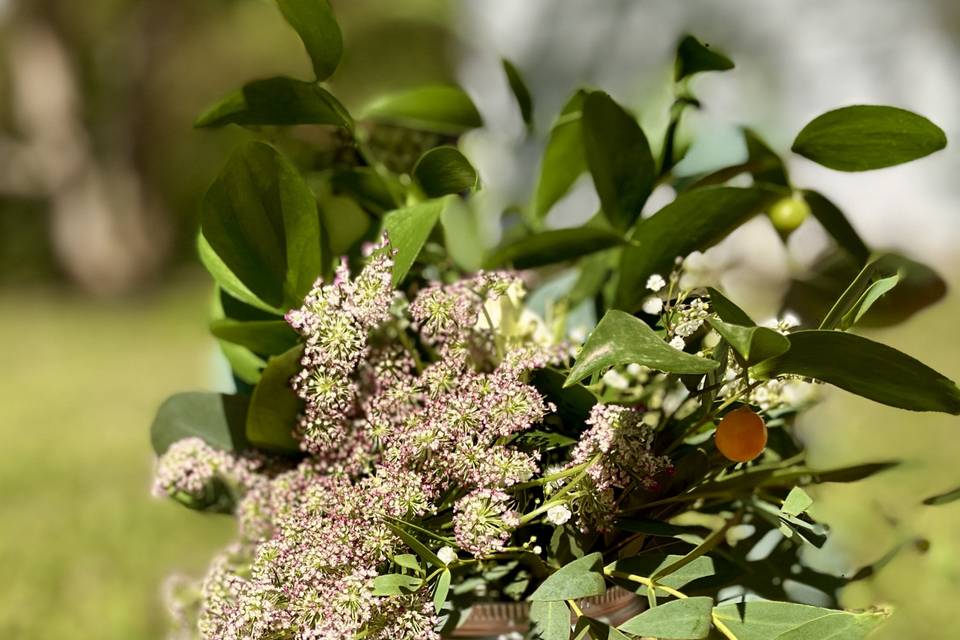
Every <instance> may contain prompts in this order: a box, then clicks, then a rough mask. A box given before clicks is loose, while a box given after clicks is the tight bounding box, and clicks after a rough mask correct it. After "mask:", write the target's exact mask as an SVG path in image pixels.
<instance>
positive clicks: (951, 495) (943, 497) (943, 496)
mask: <svg viewBox="0 0 960 640" xmlns="http://www.w3.org/2000/svg"><path fill="white" fill-rule="evenodd" d="M957 500H960V487H957V488H956V489H951V490H950V491H947V492H946V493H939V494H937V495H935V496H930V497H929V498H927V499H926V500H924V501H923V504H926V505H931V506H934V505H941V504H950V503H951V502H955V501H957Z"/></svg>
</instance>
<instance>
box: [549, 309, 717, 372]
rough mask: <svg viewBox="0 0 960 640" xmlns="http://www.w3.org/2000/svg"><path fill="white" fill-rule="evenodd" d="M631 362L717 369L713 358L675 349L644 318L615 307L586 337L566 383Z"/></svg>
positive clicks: (670, 369) (678, 369) (677, 368)
mask: <svg viewBox="0 0 960 640" xmlns="http://www.w3.org/2000/svg"><path fill="white" fill-rule="evenodd" d="M630 363H637V364H642V365H645V366H647V367H650V368H651V369H656V370H658V371H663V372H665V373H707V372H709V371H713V370H714V369H716V368H717V363H716V362H714V361H713V360H708V359H706V358H700V357H697V356H694V355H691V354H689V353H684V352H683V351H680V350H678V349H674V348H673V347H671V346H670V345H669V344H667V343H666V342H664V341H663V338H661V337H660V336H658V335H657V334H656V333H654V331H653V329H651V328H650V327H649V326H648V325H647V324H646V323H645V322H643V321H642V320H639V319H637V318H634V317H633V316H631V315H630V314H628V313H624V312H623V311H617V310H615V309H613V310H610V311H608V312H607V313H606V315H604V316H603V319H602V320H600V322H599V324H597V327H596V329H594V330H593V332H592V333H591V334H590V337H589V338H587V341H586V342H585V343H584V345H583V348H582V349H580V353H579V355H578V356H577V361H576V363H575V364H574V365H573V368H572V369H571V370H570V374H569V375H568V376H567V380H566V382H565V383H564V386H565V387H569V386H571V385H573V384H575V383H577V382H579V381H580V380H583V379H584V378H586V377H587V376H590V375H593V374H594V373H599V372H600V371H603V370H605V369H608V368H610V367H614V366H617V365H621V364H630Z"/></svg>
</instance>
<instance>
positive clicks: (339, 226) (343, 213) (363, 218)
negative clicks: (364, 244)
mask: <svg viewBox="0 0 960 640" xmlns="http://www.w3.org/2000/svg"><path fill="white" fill-rule="evenodd" d="M319 209H320V220H321V221H322V223H323V228H324V231H326V236H327V242H328V243H329V245H330V255H334V256H342V255H346V254H347V253H349V251H350V249H351V248H352V247H354V246H355V245H356V244H357V243H358V242H360V241H361V240H363V239H364V238H365V237H366V236H367V234H368V233H369V231H370V228H371V226H373V222H372V221H371V218H370V216H369V215H368V214H367V212H366V211H364V210H363V209H362V208H361V207H360V205H359V204H358V203H357V201H356V200H355V199H353V198H348V197H346V196H335V195H332V194H330V193H324V194H321V195H320V199H319Z"/></svg>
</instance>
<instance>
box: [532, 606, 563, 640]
mask: <svg viewBox="0 0 960 640" xmlns="http://www.w3.org/2000/svg"><path fill="white" fill-rule="evenodd" d="M530 631H531V638H532V640H570V607H568V606H567V603H566V602H564V601H562V600H551V601H546V602H533V603H532V604H531V605H530Z"/></svg>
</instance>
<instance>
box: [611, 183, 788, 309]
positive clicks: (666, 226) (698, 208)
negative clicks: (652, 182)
mask: <svg viewBox="0 0 960 640" xmlns="http://www.w3.org/2000/svg"><path fill="white" fill-rule="evenodd" d="M780 195H781V192H780V191H779V190H777V189H772V188H767V187H752V188H738V187H706V188H703V189H696V190H694V191H688V192H685V193H682V194H680V195H679V196H678V197H677V199H676V200H674V201H673V202H671V203H670V204H668V205H667V206H665V207H664V208H663V209H661V210H660V211H658V212H656V213H655V214H653V215H652V216H651V217H649V218H647V219H644V220H641V221H640V222H639V223H638V224H637V226H636V231H635V232H634V234H633V238H632V242H631V244H630V246H628V247H626V248H625V249H624V251H623V256H622V257H621V261H620V284H619V287H618V289H617V295H616V304H615V306H616V307H617V308H619V309H625V310H627V311H632V310H635V309H637V308H639V306H640V304H641V303H642V301H643V299H644V298H645V297H646V295H647V291H646V289H645V284H646V281H647V278H648V277H649V276H650V275H651V274H654V273H663V274H666V273H669V272H670V270H671V269H672V268H673V262H674V260H675V259H676V258H677V257H678V256H686V255H688V254H690V253H692V252H693V251H697V250H703V249H706V248H707V247H709V246H711V245H713V244H716V243H717V242H719V241H720V240H722V239H723V238H724V237H726V236H727V235H728V234H729V233H730V232H731V231H733V230H734V229H736V228H737V227H739V226H740V225H741V224H743V223H744V222H746V221H747V220H749V219H750V218H751V217H753V216H754V215H756V214H757V213H759V212H760V211H763V210H764V209H765V208H766V207H767V205H769V204H771V203H772V202H774V201H775V200H776V199H777V198H778V197H780Z"/></svg>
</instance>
